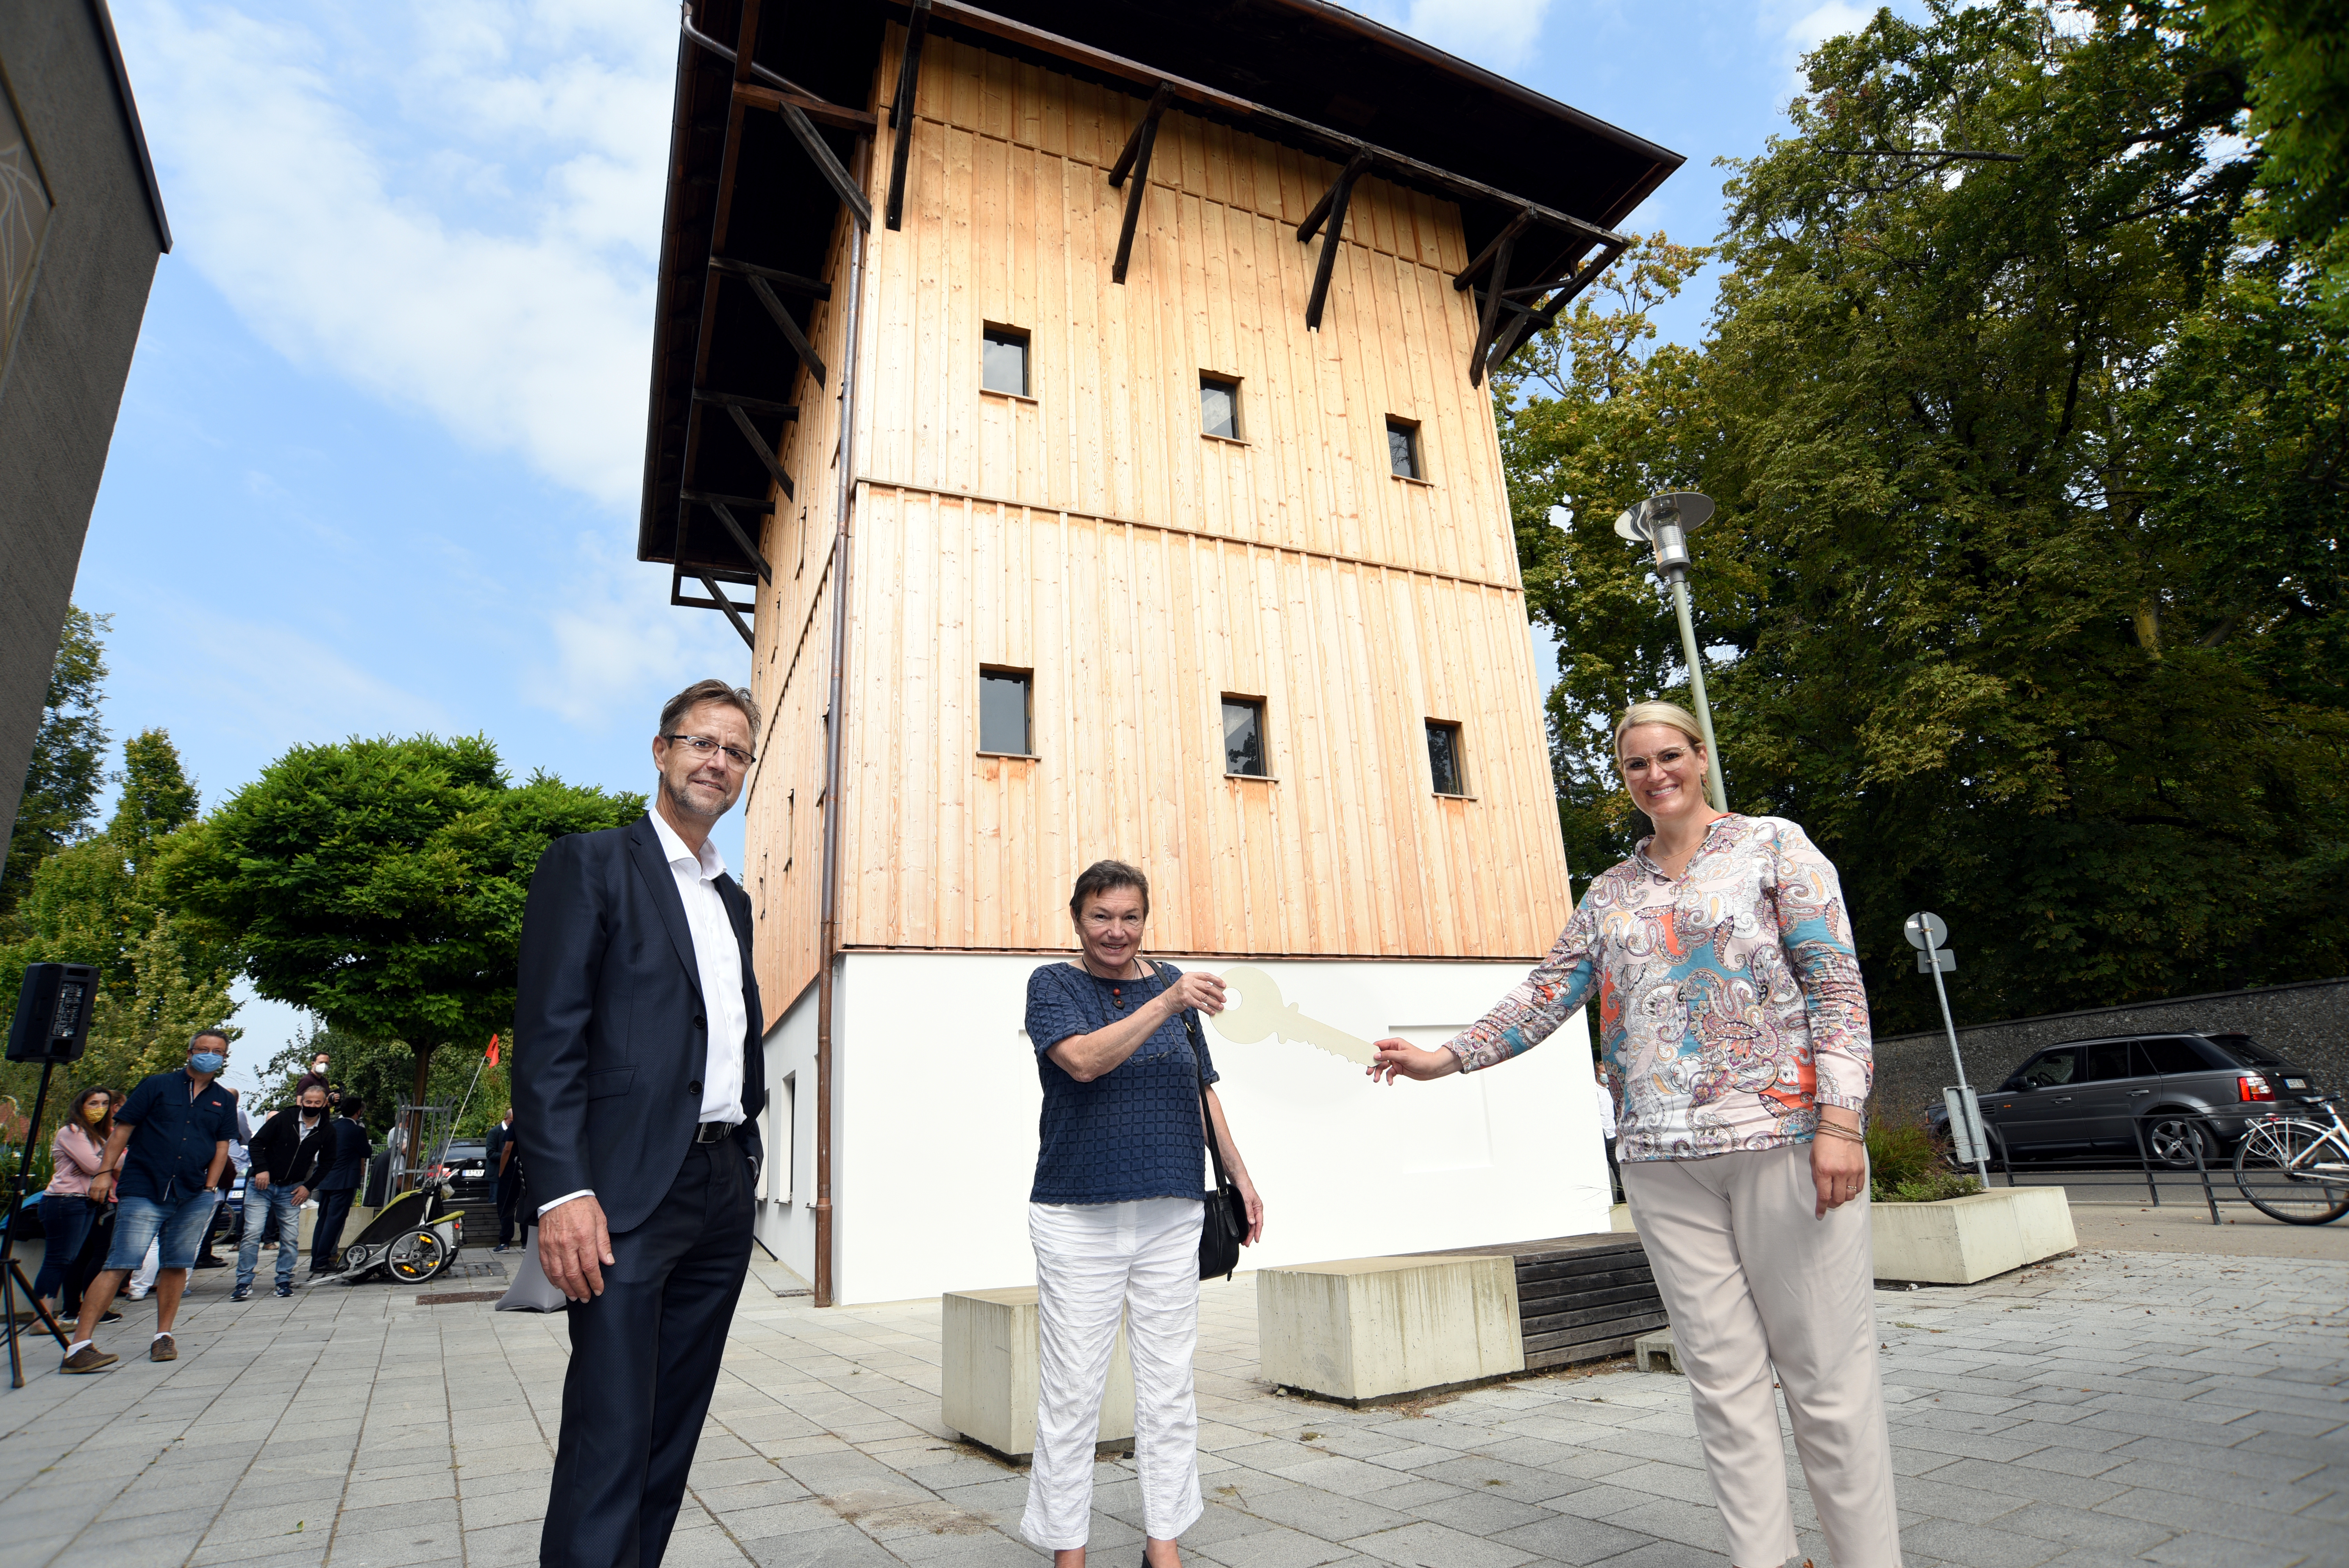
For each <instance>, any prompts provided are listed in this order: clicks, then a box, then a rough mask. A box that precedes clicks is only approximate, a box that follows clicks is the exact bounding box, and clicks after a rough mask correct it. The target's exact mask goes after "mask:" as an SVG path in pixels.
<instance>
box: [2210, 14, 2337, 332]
mask: <svg viewBox="0 0 2349 1568" xmlns="http://www.w3.org/2000/svg"><path fill="white" fill-rule="evenodd" d="M2203 25H2204V27H2205V29H2206V32H2207V35H2208V36H2209V41H2210V43H2211V45H2212V46H2213V47H2214V48H2215V49H2216V50H2218V51H2220V52H2221V53H2224V54H2233V55H2240V57H2243V58H2244V60H2245V61H2246V63H2247V65H2248V67H2249V76H2250V88H2251V126H2250V129H2251V134H2252V135H2253V136H2254V137H2256V138H2257V139H2258V141H2259V144H2260V148H2261V154H2262V158H2261V170H2260V177H2259V192H2260V199H2259V201H2257V202H2256V203H2255V204H2254V206H2253V207H2252V209H2251V211H2250V212H2249V213H2248V214H2247V218H2248V222H2246V223H2245V225H2244V227H2245V229H2246V230H2247V231H2248V232H2250V233H2251V234H2253V235H2255V236H2257V237H2259V238H2261V239H2266V240H2272V241H2274V242H2278V243H2280V244H2283V245H2287V246H2291V247H2292V248H2293V249H2294V250H2296V251H2297V252H2299V253H2300V256H2301V259H2302V260H2303V261H2304V262H2305V263H2307V264H2308V265H2309V266H2310V267H2311V268H2312V269H2313V270H2314V271H2315V272H2316V273H2319V274H2321V276H2322V278H2323V282H2322V283H2321V284H2319V285H2318V286H2319V288H2320V290H2321V291H2322V293H2323V295H2324V296H2325V298H2326V302H2327V304H2329V306H2330V314H2331V315H2332V316H2333V322H2334V324H2335V325H2342V324H2343V323H2344V322H2349V46H2344V39H2349V5H2343V4H2342V0H2209V4H2208V5H2206V6H2205V7H2204V9H2203Z"/></svg>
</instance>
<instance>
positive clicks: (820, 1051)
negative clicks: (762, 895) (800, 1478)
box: [814, 138, 873, 1306]
mask: <svg viewBox="0 0 2349 1568" xmlns="http://www.w3.org/2000/svg"><path fill="white" fill-rule="evenodd" d="M872 152H873V143H872V140H871V139H869V138H859V139H858V141H857V147H856V165H857V167H856V179H857V182H858V184H860V185H862V184H864V183H865V181H867V180H868V179H869V177H870V175H871V172H872V163H873V158H872ZM843 217H844V218H845V219H846V221H847V223H848V229H849V241H848V244H849V251H848V322H847V332H846V337H847V340H848V341H847V351H846V353H845V354H843V356H842V362H841V367H840V449H839V455H838V457H837V459H835V460H836V461H837V463H838V465H839V471H840V488H839V492H838V498H837V501H836V503H835V509H834V511H833V518H834V520H835V521H834V523H833V544H832V552H833V554H832V559H833V579H832V689H831V691H830V693H829V694H828V695H827V696H826V698H825V704H824V717H825V723H824V747H825V757H824V763H823V941H822V947H821V967H820V968H818V970H817V971H816V1013H815V1296H814V1300H815V1305H818V1306H830V1305H832V1302H833V1277H832V1275H833V1269H832V1253H833V1243H832V1006H833V985H834V978H835V977H834V973H833V972H834V971H835V970H836V969H837V967H838V966H839V924H838V920H839V916H838V903H839V896H840V765H841V758H842V756H843V752H844V749H845V742H846V738H847V734H848V707H847V701H848V697H847V687H848V570H849V559H850V556H849V545H850V542H851V530H850V527H849V510H850V506H851V503H852V501H853V500H854V496H855V488H856V487H855V480H854V474H855V471H856V465H855V462H854V449H855V444H856V443H855V430H856V366H857V339H858V334H859V332H860V330H861V328H862V327H863V325H864V228H863V227H862V226H860V225H859V224H858V223H857V222H856V219H855V216H854V214H853V213H848V212H845V211H843Z"/></svg>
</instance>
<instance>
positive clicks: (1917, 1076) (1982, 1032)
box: [1870, 978, 2349, 1117]
mask: <svg viewBox="0 0 2349 1568" xmlns="http://www.w3.org/2000/svg"><path fill="white" fill-rule="evenodd" d="M2165 1033H2178V1034H2222V1033H2237V1034H2245V1035H2250V1036H2251V1037H2253V1038H2254V1039H2257V1040H2258V1041H2260V1042H2261V1044H2262V1045H2265V1046H2267V1047H2270V1048H2271V1049H2273V1050H2274V1051H2275V1052H2276V1053H2277V1054H2278V1055H2280V1056H2282V1057H2285V1058H2286V1059H2287V1060H2289V1061H2291V1062H2292V1063H2293V1064H2295V1065H2296V1066H2300V1067H2304V1068H2308V1069H2309V1070H2310V1071H2311V1072H2313V1073H2314V1074H2315V1075H2316V1079H2317V1082H2319V1083H2320V1084H2322V1085H2323V1086H2324V1087H2325V1088H2330V1089H2333V1090H2336V1091H2338V1090H2339V1089H2341V1088H2343V1087H2344V1085H2345V1084H2349V978H2344V979H2339V980H2310V981H2306V982H2303V983H2302V984H2300V985H2271V986H2267V987H2264V988H2263V989H2261V990H2257V991H2220V992H2214V993H2212V994H2211V995H2207V996H2178V997H2173V998H2170V999H2168V1000H2165V1001H2159V1002H2135V1003H2131V1004H2130V1005H2128V1006H2125V1007H2104V1008H2098V1009H2096V1010H2094V1011H2091V1012H2084V1013H2051V1014H2049V1015H2047V1016H2044V1017H2039V1018H2012V1019H2009V1020H2007V1021H2006V1022H2004V1023H2000V1024H1976V1025H1972V1026H1960V1028H1959V1030H1958V1043H1959V1045H1960V1047H1961V1048H1963V1050H1964V1051H1965V1055H1966V1081H1967V1082H1968V1083H1970V1084H1972V1085H1973V1086H1974V1088H1977V1089H1982V1088H1989V1087H1991V1086H1992V1085H1994V1084H1997V1083H2000V1082H2002V1081H2003V1080H2004V1079H2005V1078H2006V1075H2007V1074H2009V1073H2011V1072H2013V1070H2014V1069H2015V1068H2018V1067H2020V1066H2022V1064H2023V1059H2024V1058H2025V1057H2028V1056H2030V1055H2031V1053H2032V1052H2033V1051H2035V1050H2038V1049H2039V1048H2040V1047H2043V1046H2052V1045H2056V1044H2059V1043H2060V1042H2062V1041H2064V1040H2080V1039H2089V1038H2093V1037H2097V1036H2106V1035H2130V1034H2146V1035H2152V1034H2165ZM1956 1081H1957V1078H1956V1075H1955V1072H1954V1071H1953V1069H1952V1068H1951V1064H1950V1040H1949V1037H1948V1036H1947V1035H1945V1034H1943V1033H1942V1032H1941V1031H1940V1030H1939V1029H1935V1030H1933V1031H1931V1032H1930V1033H1929V1034H1917V1035H1894V1036H1890V1037H1886V1038H1882V1039H1879V1040H1878V1041H1877V1042H1876V1088H1875V1091H1874V1093H1873V1094H1872V1095H1871V1096H1870V1102H1871V1104H1872V1105H1873V1106H1874V1108H1875V1111H1876V1114H1878V1115H1883V1116H1895V1117H1907V1116H1910V1115H1916V1114H1920V1113H1921V1112H1922V1111H1923V1110H1924V1109H1925V1108H1926V1107H1927V1106H1929V1105H1932V1104H1935V1103H1937V1102H1938V1101H1939V1100H1940V1098H1941V1089H1942V1088H1943V1087H1944V1086H1946V1085H1949V1084H1952V1083H1955V1082H1956Z"/></svg>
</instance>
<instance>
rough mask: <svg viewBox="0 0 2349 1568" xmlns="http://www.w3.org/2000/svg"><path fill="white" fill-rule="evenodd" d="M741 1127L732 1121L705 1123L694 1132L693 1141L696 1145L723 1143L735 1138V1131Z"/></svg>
mask: <svg viewBox="0 0 2349 1568" xmlns="http://www.w3.org/2000/svg"><path fill="white" fill-rule="evenodd" d="M738 1126H740V1123H739V1122H732V1121H705V1122H703V1123H702V1124H701V1125H700V1126H698V1127H697V1128H695V1129H694V1130H693V1140H694V1141H695V1142H696V1143H723V1142H725V1141H726V1140H728V1139H730V1138H731V1137H733V1136H734V1129H735V1128H736V1127H738Z"/></svg>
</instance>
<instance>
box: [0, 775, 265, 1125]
mask: <svg viewBox="0 0 2349 1568" xmlns="http://www.w3.org/2000/svg"><path fill="white" fill-rule="evenodd" d="M117 777H118V781H119V783H120V784H121V786H122V799H121V803H120V804H119V806H118V807H117V809H116V810H115V813H114V816H113V818H112V819H111V820H110V821H109V823H108V825H107V829H106V830H105V831H104V832H102V833H98V834H95V835H92V836H90V837H87V838H83V839H80V840H78V841H75V842H72V843H69V844H67V845H66V846H65V847H64V848H62V849H60V850H57V851H55V852H54V853H52V854H50V855H48V856H47V857H46V858H45V859H44V860H43V861H41V863H40V865H39V868H38V869H37V870H36V872H34V873H33V875H32V877H31V879H30V882H29V885H28V886H27V887H26V891H25V893H24V896H23V899H22V901H21V902H20V903H19V904H18V905H17V909H16V935H17V940H16V941H15V942H13V943H10V944H6V945H5V946H0V995H15V994H16V988H17V986H18V985H20V984H21V983H22V980H23V976H24V972H25V966H26V965H28V964H42V963H47V964H88V965H92V966H94V967H95V968H96V969H97V970H98V999H97V1001H96V1003H95V1005H94V1006H93V1007H92V1009H91V1018H90V1034H89V1047H88V1051H87V1053H86V1054H85V1055H84V1056H83V1057H82V1059H81V1060H80V1061H79V1062H78V1063H76V1064H75V1065H74V1067H73V1068H71V1069H70V1070H69V1071H68V1072H67V1074H66V1076H65V1079H64V1087H65V1090H66V1092H67V1093H72V1092H75V1091H78V1090H79V1089H81V1088H87V1087H88V1086H90V1085H93V1084H103V1085H106V1086H108V1087H109V1088H128V1087H129V1085H131V1084H133V1083H136V1082H137V1081H138V1079H139V1078H143V1077H145V1076H146V1075H147V1074H148V1073H150V1072H161V1071H164V1070H166V1069H168V1068H171V1066H172V1065H173V1064H174V1063H176V1062H177V1061H178V1060H179V1058H180V1056H181V1053H182V1052H184V1050H185V1049H186V1047H187V1041H188V1037H189V1036H191V1035H192V1034H193V1033H194V1032H195V1031H196V1030H197V1029H198V1028H201V1027H204V1026H217V1025H220V1024H222V1023H223V1022H224V1021H225V1020H226V1019H227V1018H228V1016H230V1014H231V1013H233V1011H234V1004H233V1003H232V1002H231V1001H230V1000H229V995H228V988H229V983H230V981H231V979H232V978H233V975H234V974H235V965H234V961H233V954H231V953H229V952H228V951H227V950H226V949H225V948H224V947H223V946H222V944H221V943H220V942H219V941H217V940H216V939H214V938H213V937H212V936H210V935H208V934H205V933H203V932H202V931H201V930H198V929H197V928H195V927H194V926H193V925H191V923H189V922H186V921H183V920H181V919H180V918H179V917H178V916H177V914H176V913H175V912H174V911H173V910H172V909H171V907H170V906H169V905H168V904H167V903H165V902H164V900H163V899H162V897H161V895H160V892H159V890H158V889H157V887H156V885H155V878H154V874H153V864H152V861H153V860H154V857H155V846H156V844H157V843H158V842H159V841H162V840H164V839H166V838H168V837H169V835H171V833H173V832H176V831H178V830H181V829H182V828H184V827H186V826H187V825H188V824H189V823H191V822H192V821H194V820H196V815H197V810H198V800H197V796H196V790H195V787H194V785H192V784H191V783H190V782H189V780H188V778H187V775H186V772H185V771H184V769H182V768H181V763H180V757H179V752H178V751H177V749H176V748H173V746H172V744H171V736H170V735H169V734H168V733H166V732H165V731H163V730H160V729H149V730H145V731H142V732H141V733H140V734H139V735H138V736H136V737H134V738H132V739H131V740H130V741H129V742H128V743H127V744H126V745H125V746H124V748H123V770H122V772H121V773H120V774H119V775H118V776H117ZM10 1070H11V1074H12V1075H13V1076H12V1077H11V1078H10V1079H9V1081H10V1084H11V1087H12V1088H14V1087H15V1085H16V1078H25V1081H26V1083H29V1082H30V1081H31V1078H29V1077H26V1076H25V1069H24V1068H12V1069H10Z"/></svg>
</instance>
